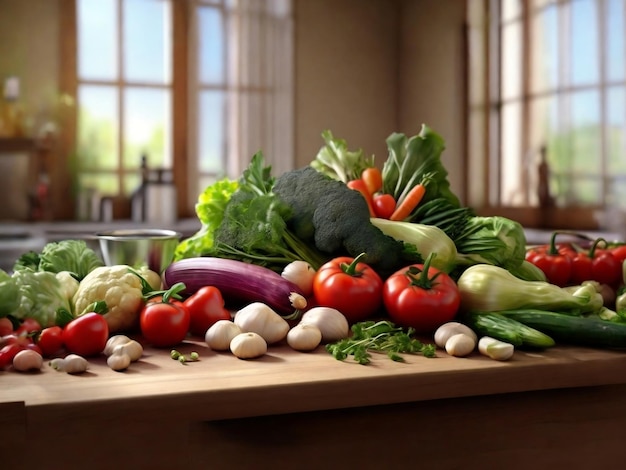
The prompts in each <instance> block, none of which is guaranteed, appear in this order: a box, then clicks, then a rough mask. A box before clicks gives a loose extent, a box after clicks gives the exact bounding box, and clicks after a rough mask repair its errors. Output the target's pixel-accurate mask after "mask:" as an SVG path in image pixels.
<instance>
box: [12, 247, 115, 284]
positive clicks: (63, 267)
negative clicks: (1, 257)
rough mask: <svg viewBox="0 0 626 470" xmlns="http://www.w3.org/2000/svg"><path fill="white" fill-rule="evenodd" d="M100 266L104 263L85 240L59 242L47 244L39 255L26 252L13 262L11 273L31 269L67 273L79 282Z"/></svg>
mask: <svg viewBox="0 0 626 470" xmlns="http://www.w3.org/2000/svg"><path fill="white" fill-rule="evenodd" d="M100 266H104V261H103V260H102V258H100V256H99V255H98V254H97V253H96V252H95V251H94V250H93V249H91V248H90V247H89V246H88V245H87V242H85V240H61V241H58V242H49V243H47V244H46V245H45V246H44V247H43V248H42V250H41V253H37V252H34V251H28V252H26V253H24V254H22V255H21V256H20V257H19V258H18V259H17V261H16V262H15V264H14V266H13V271H15V272H16V271H22V270H24V269H31V270H32V271H47V272H51V273H55V274H56V273H60V272H62V271H68V272H70V273H72V276H73V277H74V278H75V279H76V280H77V281H81V280H82V279H83V278H84V277H85V276H86V275H87V274H89V273H90V272H91V271H93V270H94V269H95V268H98V267H100Z"/></svg>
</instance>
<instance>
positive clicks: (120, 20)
mask: <svg viewBox="0 0 626 470" xmlns="http://www.w3.org/2000/svg"><path fill="white" fill-rule="evenodd" d="M123 1H124V0H117V36H118V41H117V83H116V86H117V106H118V130H117V132H118V135H119V138H118V139H117V165H118V168H117V180H118V184H119V193H120V194H124V177H123V171H122V169H123V168H124V165H123V161H124V154H123V151H124V141H125V138H126V137H125V133H124V85H125V82H124V47H125V37H124V13H123Z"/></svg>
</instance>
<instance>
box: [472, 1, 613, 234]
mask: <svg viewBox="0 0 626 470" xmlns="http://www.w3.org/2000/svg"><path fill="white" fill-rule="evenodd" d="M546 3H547V4H550V5H551V4H553V3H557V4H562V3H567V2H563V1H561V0H558V1H556V2H546ZM600 4H603V2H601V1H599V2H598V5H600ZM467 5H468V26H467V29H466V31H467V36H466V40H467V43H468V45H467V48H468V51H469V53H470V54H471V53H475V52H476V50H481V51H483V53H484V54H485V55H486V57H485V60H484V61H483V63H482V64H481V67H480V68H479V69H476V68H472V67H473V66H472V64H471V61H472V59H471V56H470V58H469V59H468V62H469V63H468V64H467V69H466V77H467V80H468V81H470V82H471V81H472V80H474V79H475V78H476V77H475V76H474V75H475V74H476V73H478V76H479V77H478V80H479V81H482V85H483V86H482V88H481V92H482V94H483V95H482V97H479V98H478V99H476V97H475V96H474V97H473V96H472V92H471V90H472V89H475V87H473V86H472V85H471V84H470V85H468V87H467V89H468V90H470V91H469V92H468V95H467V103H466V105H467V106H466V109H467V120H466V126H467V130H466V139H465V140H466V146H467V148H468V149H469V150H468V154H469V155H468V167H469V168H471V167H472V166H473V165H477V166H478V167H479V168H482V169H483V170H482V173H480V171H478V172H474V173H472V172H471V171H470V172H468V174H467V175H468V176H467V180H466V184H467V187H468V188H469V187H471V186H472V185H475V184H476V183H477V181H476V177H477V176H478V177H479V178H480V179H481V180H482V182H483V185H482V189H481V190H480V191H474V192H468V204H469V205H471V206H473V207H477V212H478V213H479V214H482V215H503V216H505V217H510V218H512V219H515V220H518V221H519V222H521V223H522V224H523V225H525V226H527V227H537V228H546V229H557V228H559V229H560V228H563V229H572V230H597V229H599V228H601V227H600V224H599V222H598V219H597V213H598V211H601V210H603V209H604V204H606V202H607V195H606V192H607V189H606V185H607V177H610V175H608V173H607V170H606V161H607V157H606V152H607V150H606V147H607V144H606V135H605V132H604V126H603V124H604V123H605V119H606V113H605V110H604V107H605V106H606V104H605V99H604V96H605V94H606V92H607V90H608V88H609V87H610V86H611V84H610V83H609V82H607V81H606V80H604V74H605V71H604V69H603V66H604V62H605V60H606V58H605V57H603V54H602V47H603V44H604V43H605V39H604V38H603V37H599V44H598V49H599V51H598V53H599V56H600V57H599V58H598V61H599V67H600V74H599V75H600V76H599V78H598V80H596V81H593V82H592V83H590V84H589V85H588V86H584V87H576V86H573V85H568V84H564V83H563V82H562V81H559V82H558V83H557V85H556V87H555V88H554V89H550V90H548V91H547V92H546V95H547V94H549V95H550V96H557V95H559V94H570V96H571V93H572V91H574V90H575V89H582V88H588V89H593V90H598V92H599V97H600V103H599V106H600V122H599V127H600V129H601V132H602V135H601V146H602V148H601V150H600V152H601V155H602V158H603V161H604V167H603V174H602V175H601V176H600V177H599V178H600V179H601V184H603V185H604V191H603V199H602V201H601V203H600V204H598V205H595V206H580V205H568V206H545V205H544V206H541V205H538V204H536V203H534V204H533V202H534V201H533V200H532V199H533V198H534V197H535V196H534V195H533V197H532V198H531V197H529V194H528V193H527V194H525V195H524V204H522V205H519V206H510V205H505V204H503V203H502V202H501V199H500V197H501V196H500V195H499V192H500V188H499V185H500V184H501V180H502V178H501V176H502V175H501V171H502V167H501V165H502V158H501V155H502V153H501V145H500V144H501V140H502V121H501V113H502V109H503V106H504V104H505V102H506V100H505V99H503V98H502V96H501V90H500V84H501V79H502V75H501V73H502V68H501V66H500V58H501V52H502V51H501V49H500V48H501V37H502V27H503V24H502V22H501V16H500V11H501V7H502V5H501V3H500V2H498V1H491V0H476V1H473V0H469V2H468V4H467ZM545 7H546V5H543V8H545ZM531 8H536V7H535V6H532V7H531V5H529V2H521V14H520V15H521V16H518V17H517V18H518V20H517V21H520V24H521V30H522V33H521V34H522V42H523V43H524V44H525V45H526V47H523V48H522V66H521V73H522V77H521V81H522V91H521V97H519V101H520V103H521V116H522V117H521V126H520V127H521V128H520V135H521V139H520V145H521V147H522V148H521V150H520V151H521V152H524V149H528V148H529V146H530V139H531V136H530V132H529V119H530V118H531V111H530V107H531V104H532V102H533V99H535V98H536V97H537V93H532V90H531V89H530V78H531V77H530V75H531V74H532V69H531V67H532V57H531V54H532V51H531V47H530V46H529V44H530V42H529V41H528V39H529V38H530V35H531V33H532V32H531V16H532V12H531ZM472 9H473V11H472ZM477 9H482V15H483V16H482V17H481V18H480V19H479V20H478V21H477V20H476V11H477ZM472 14H473V15H474V18H472ZM603 14H604V7H603V6H602V5H600V6H599V7H598V23H599V25H602V24H604V18H603V17H602V15H603ZM602 32H603V28H601V27H599V33H600V36H602ZM477 35H478V37H479V39H477ZM559 47H560V48H563V47H564V46H563V45H562V44H561V45H560V46H559ZM561 54H562V52H561ZM559 68H561V67H559ZM515 99H518V98H515ZM561 112H563V111H561ZM477 113H479V114H480V113H482V117H480V118H478V119H477V118H476V115H477ZM476 129H481V132H482V135H481V136H480V137H477V136H472V135H471V132H472V131H476ZM481 140H482V142H483V143H482V144H481V143H480V141H481ZM477 142H478V143H477ZM534 177H535V176H534V175H533V177H530V178H529V176H528V174H524V175H523V176H521V177H520V183H521V184H522V185H526V186H523V187H529V185H531V184H533V182H534V181H533V178H534ZM494 187H495V189H494ZM494 192H495V193H498V195H497V197H494V195H493V193H494Z"/></svg>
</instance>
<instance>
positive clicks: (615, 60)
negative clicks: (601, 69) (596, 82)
mask: <svg viewBox="0 0 626 470" xmlns="http://www.w3.org/2000/svg"><path fill="white" fill-rule="evenodd" d="M624 14H625V13H624V1H623V0H607V3H606V23H607V26H606V33H605V35H606V36H605V37H606V45H607V47H606V55H607V57H606V66H607V78H608V80H624V54H626V51H625V48H624Z"/></svg>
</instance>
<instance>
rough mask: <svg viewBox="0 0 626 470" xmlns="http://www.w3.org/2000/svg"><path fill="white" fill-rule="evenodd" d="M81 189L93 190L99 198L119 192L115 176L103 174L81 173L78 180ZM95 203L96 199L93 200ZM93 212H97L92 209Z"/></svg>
mask: <svg viewBox="0 0 626 470" xmlns="http://www.w3.org/2000/svg"><path fill="white" fill-rule="evenodd" d="M78 183H79V185H80V187H81V188H90V189H93V190H95V192H96V194H97V195H99V196H107V195H113V194H117V193H118V192H119V181H118V179H117V176H116V175H113V174H103V173H82V174H81V175H80V177H79V179H78ZM94 199H95V202H96V203H97V202H98V201H97V198H94ZM94 212H99V211H98V208H94Z"/></svg>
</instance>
